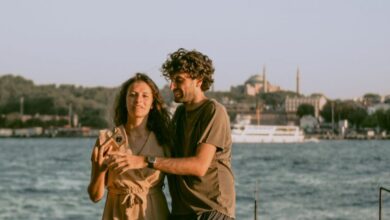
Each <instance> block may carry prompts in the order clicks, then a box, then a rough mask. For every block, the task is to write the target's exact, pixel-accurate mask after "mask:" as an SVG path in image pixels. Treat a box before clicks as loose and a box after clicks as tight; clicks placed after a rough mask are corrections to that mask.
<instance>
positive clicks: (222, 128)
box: [198, 103, 231, 150]
mask: <svg viewBox="0 0 390 220" xmlns="http://www.w3.org/2000/svg"><path fill="white" fill-rule="evenodd" d="M213 107H214V108H211V110H210V111H209V113H210V115H209V117H204V120H205V122H204V123H205V124H206V126H205V129H204V132H203V133H202V135H201V138H200V139H199V141H198V144H200V143H206V144H212V145H214V146H216V147H217V150H223V149H224V148H225V147H227V146H230V145H231V131H230V122H229V117H228V114H227V112H226V110H225V108H224V107H223V106H222V105H219V104H217V103H214V105H213Z"/></svg>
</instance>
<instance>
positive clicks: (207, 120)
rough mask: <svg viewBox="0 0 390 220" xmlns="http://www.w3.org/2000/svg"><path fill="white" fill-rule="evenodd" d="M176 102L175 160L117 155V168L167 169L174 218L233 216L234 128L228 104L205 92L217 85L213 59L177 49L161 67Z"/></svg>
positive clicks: (113, 162)
mask: <svg viewBox="0 0 390 220" xmlns="http://www.w3.org/2000/svg"><path fill="white" fill-rule="evenodd" d="M162 72H163V75H164V76H165V77H166V78H168V79H169V80H170V81H171V85H170V87H171V90H172V91H173V95H174V99H175V102H178V103H182V105H180V106H179V107H178V108H177V110H176V112H175V114H174V116H173V119H172V129H173V132H174V133H173V136H174V137H173V139H174V145H173V147H172V158H160V157H157V158H154V157H143V156H130V155H126V156H125V155H122V156H120V154H119V153H117V154H114V155H116V156H114V157H113V159H112V161H111V162H110V166H111V168H113V169H114V170H117V171H119V172H124V171H126V170H128V169H137V168H143V167H146V166H148V167H151V168H154V169H157V170H161V171H164V172H166V173H170V174H174V175H169V176H168V182H169V189H170V193H171V197H172V219H183V220H184V219H186V220H191V219H212V220H213V219H224V220H228V219H229V220H230V219H234V216H235V190H234V177H233V173H232V168H231V146H232V141H231V132H230V123H229V117H228V115H227V113H226V110H225V108H224V107H223V106H222V105H221V104H219V103H218V102H217V101H215V100H213V99H208V98H207V97H206V96H205V93H204V92H205V91H207V90H208V89H209V88H210V86H211V84H212V83H213V78H212V77H213V74H214V67H213V65H212V61H211V60H210V59H209V58H208V57H207V56H206V55H203V54H202V53H200V52H198V51H196V50H192V51H188V50H185V49H182V48H181V49H179V50H177V51H176V52H174V53H172V54H170V56H169V58H168V59H167V60H166V62H165V63H164V64H163V65H162Z"/></svg>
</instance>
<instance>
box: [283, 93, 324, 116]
mask: <svg viewBox="0 0 390 220" xmlns="http://www.w3.org/2000/svg"><path fill="white" fill-rule="evenodd" d="M326 102H327V100H326V98H325V97H324V96H310V97H286V100H285V104H284V106H285V109H286V112H287V113H288V114H289V113H293V114H296V112H297V110H298V107H299V106H300V105H302V104H309V105H312V106H313V107H314V116H315V117H316V118H318V117H319V116H320V111H321V110H322V109H323V107H324V105H325V104H326Z"/></svg>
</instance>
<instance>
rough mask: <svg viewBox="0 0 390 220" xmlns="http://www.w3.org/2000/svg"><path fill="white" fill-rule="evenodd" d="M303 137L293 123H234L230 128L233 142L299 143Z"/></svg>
mask: <svg viewBox="0 0 390 220" xmlns="http://www.w3.org/2000/svg"><path fill="white" fill-rule="evenodd" d="M304 137H305V136H304V134H303V132H302V131H301V129H300V128H299V127H298V126H294V125H251V124H236V125H234V126H233V128H232V140H233V143H300V142H303V141H304Z"/></svg>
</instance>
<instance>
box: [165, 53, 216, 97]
mask: <svg viewBox="0 0 390 220" xmlns="http://www.w3.org/2000/svg"><path fill="white" fill-rule="evenodd" d="M161 72H162V75H163V76H164V77H165V78H166V79H168V80H169V79H171V78H172V77H173V76H174V75H175V74H177V73H188V74H189V75H190V77H191V78H192V79H202V86H201V89H202V91H207V90H208V89H209V88H210V87H211V85H212V84H213V82H214V79H213V74H214V67H213V61H212V60H211V59H210V58H209V57H208V56H206V55H204V54H202V53H200V52H198V51H196V50H191V51H188V50H186V49H184V48H180V49H178V50H177V51H176V52H174V53H171V54H169V57H168V59H167V60H166V61H165V63H164V64H163V65H162V67H161Z"/></svg>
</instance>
